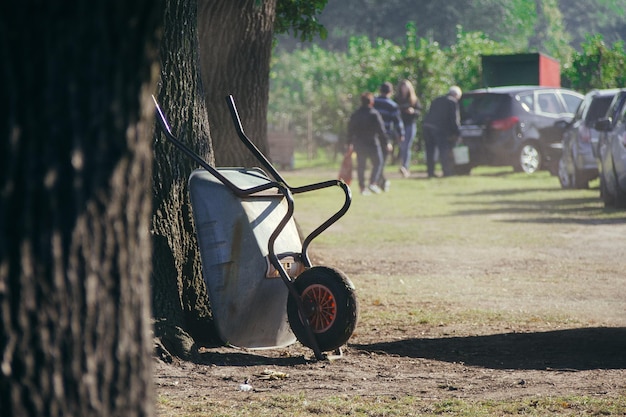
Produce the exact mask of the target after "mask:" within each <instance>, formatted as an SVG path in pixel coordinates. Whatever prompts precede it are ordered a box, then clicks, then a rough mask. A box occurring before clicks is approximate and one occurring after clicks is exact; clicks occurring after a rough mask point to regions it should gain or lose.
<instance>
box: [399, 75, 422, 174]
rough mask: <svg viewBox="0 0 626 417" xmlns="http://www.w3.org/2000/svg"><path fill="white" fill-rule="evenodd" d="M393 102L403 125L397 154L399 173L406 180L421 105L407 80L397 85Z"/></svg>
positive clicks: (409, 172)
mask: <svg viewBox="0 0 626 417" xmlns="http://www.w3.org/2000/svg"><path fill="white" fill-rule="evenodd" d="M395 101H396V103H398V107H399V109H400V116H401V117H402V123H403V124H404V140H403V141H402V142H400V154H399V156H400V173H401V174H402V176H403V177H404V178H408V177H409V176H410V175H411V171H410V165H411V147H412V146H413V140H414V139H415V131H416V125H417V119H418V117H419V116H420V115H421V113H422V103H421V102H420V100H419V98H418V97H417V94H415V89H414V88H413V84H411V81H409V80H402V81H400V82H399V83H398V91H397V92H396V97H395Z"/></svg>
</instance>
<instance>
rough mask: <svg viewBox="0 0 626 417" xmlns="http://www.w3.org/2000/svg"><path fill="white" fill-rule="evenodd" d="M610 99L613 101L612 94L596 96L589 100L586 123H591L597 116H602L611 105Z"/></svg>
mask: <svg viewBox="0 0 626 417" xmlns="http://www.w3.org/2000/svg"><path fill="white" fill-rule="evenodd" d="M611 101H613V96H602V97H596V98H595V99H594V100H593V101H592V102H591V105H590V106H589V110H587V115H586V116H585V122H587V124H593V123H595V121H596V120H598V119H599V118H601V117H604V116H605V115H606V112H607V110H608V109H609V106H610V105H611Z"/></svg>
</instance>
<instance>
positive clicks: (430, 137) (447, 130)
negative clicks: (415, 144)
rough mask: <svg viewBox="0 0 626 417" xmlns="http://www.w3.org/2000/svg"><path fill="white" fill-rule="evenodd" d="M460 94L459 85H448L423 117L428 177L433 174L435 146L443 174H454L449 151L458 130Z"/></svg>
mask: <svg viewBox="0 0 626 417" xmlns="http://www.w3.org/2000/svg"><path fill="white" fill-rule="evenodd" d="M461 95H462V92H461V89H460V88H459V87H457V86H452V87H450V90H449V91H448V94H447V95H445V96H439V97H437V98H436V99H434V100H433V101H432V103H431V104H430V109H429V110H428V113H427V114H426V117H424V122H423V125H422V127H423V131H424V144H425V147H426V170H427V172H428V177H429V178H431V177H434V176H435V148H436V149H438V150H439V162H440V163H441V170H442V171H443V176H444V177H447V176H450V175H454V164H453V163H452V156H451V153H452V147H453V145H454V143H455V141H456V139H457V138H458V136H459V131H460V119H461V118H460V114H459V100H460V98H461Z"/></svg>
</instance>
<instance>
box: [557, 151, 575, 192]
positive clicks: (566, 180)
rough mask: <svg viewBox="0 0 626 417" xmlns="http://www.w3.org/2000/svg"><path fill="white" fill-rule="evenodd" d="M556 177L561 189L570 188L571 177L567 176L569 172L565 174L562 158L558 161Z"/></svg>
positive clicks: (565, 168)
mask: <svg viewBox="0 0 626 417" xmlns="http://www.w3.org/2000/svg"><path fill="white" fill-rule="evenodd" d="M558 176H559V182H560V183H561V188H564V189H567V188H572V176H571V175H570V174H569V172H567V167H566V165H565V161H564V160H563V158H561V159H559V169H558Z"/></svg>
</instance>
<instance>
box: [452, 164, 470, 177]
mask: <svg viewBox="0 0 626 417" xmlns="http://www.w3.org/2000/svg"><path fill="white" fill-rule="evenodd" d="M454 170H455V173H456V175H470V172H472V165H471V164H463V165H457V166H455V167H454Z"/></svg>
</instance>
